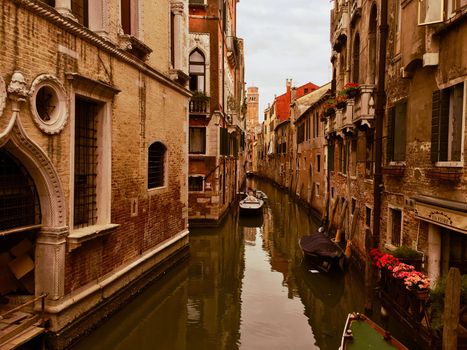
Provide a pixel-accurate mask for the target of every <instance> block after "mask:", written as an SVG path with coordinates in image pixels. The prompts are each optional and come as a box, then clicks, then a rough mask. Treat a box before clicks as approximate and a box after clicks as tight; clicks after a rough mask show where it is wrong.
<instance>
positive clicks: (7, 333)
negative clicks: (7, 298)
mask: <svg viewBox="0 0 467 350" xmlns="http://www.w3.org/2000/svg"><path fill="white" fill-rule="evenodd" d="M38 321H39V316H37V315H34V314H27V313H24V312H21V311H18V312H15V313H13V314H11V315H9V317H8V318H5V319H3V320H0V349H3V346H5V345H6V343H8V342H9V341H10V340H11V339H13V338H15V337H17V336H18V335H19V334H20V333H23V332H24V331H26V330H27V329H29V328H34V327H37V324H38Z"/></svg>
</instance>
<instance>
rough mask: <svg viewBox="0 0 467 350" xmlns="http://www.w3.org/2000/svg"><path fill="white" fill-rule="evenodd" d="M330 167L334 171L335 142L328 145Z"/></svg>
mask: <svg viewBox="0 0 467 350" xmlns="http://www.w3.org/2000/svg"><path fill="white" fill-rule="evenodd" d="M328 169H329V171H334V143H331V144H329V145H328Z"/></svg>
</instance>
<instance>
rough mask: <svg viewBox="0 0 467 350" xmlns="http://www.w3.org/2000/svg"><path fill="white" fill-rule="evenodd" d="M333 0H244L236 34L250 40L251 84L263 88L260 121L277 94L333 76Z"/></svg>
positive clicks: (247, 64) (247, 48)
mask: <svg viewBox="0 0 467 350" xmlns="http://www.w3.org/2000/svg"><path fill="white" fill-rule="evenodd" d="M330 10H331V2H330V1H329V0H240V2H239V3H238V4H237V36H238V37H240V38H243V40H244V44H245V81H246V86H247V87H248V86H256V87H258V88H259V94H260V95H259V99H260V101H259V119H260V120H263V112H264V109H265V108H266V107H267V105H268V103H272V102H273V100H274V95H281V94H283V93H285V82H286V79H292V85H293V86H300V85H303V84H305V83H307V82H312V83H314V84H316V85H318V86H321V85H323V84H326V83H327V82H329V81H330V80H331V75H332V74H331V67H332V66H331V62H330V57H331V44H330V41H329V31H330V30H329V22H330Z"/></svg>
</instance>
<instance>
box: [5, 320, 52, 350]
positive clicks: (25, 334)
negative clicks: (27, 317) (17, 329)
mask: <svg viewBox="0 0 467 350" xmlns="http://www.w3.org/2000/svg"><path fill="white" fill-rule="evenodd" d="M44 332H45V329H44V328H43V327H40V325H39V323H36V324H35V325H33V326H30V327H28V328H27V329H25V330H24V331H22V332H21V333H18V334H16V335H15V336H14V337H13V338H10V339H9V340H8V341H7V342H5V343H0V350H12V349H16V348H17V347H19V346H20V345H22V344H24V343H27V342H28V341H30V340H32V339H34V338H35V337H37V336H39V335H41V334H42V333H44Z"/></svg>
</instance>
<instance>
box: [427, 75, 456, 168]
mask: <svg viewBox="0 0 467 350" xmlns="http://www.w3.org/2000/svg"><path fill="white" fill-rule="evenodd" d="M463 110H464V83H460V84H457V85H454V86H452V87H450V88H448V89H443V90H439V91H435V92H433V95H432V115H431V160H432V161H433V162H459V161H461V160H462V159H461V155H462V129H463V128H462V124H463Z"/></svg>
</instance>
